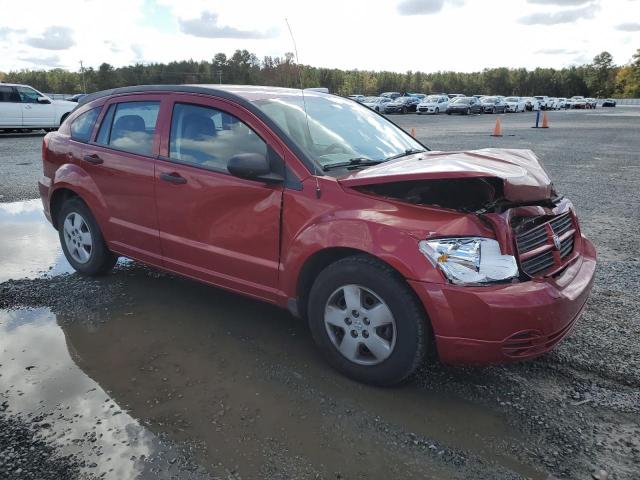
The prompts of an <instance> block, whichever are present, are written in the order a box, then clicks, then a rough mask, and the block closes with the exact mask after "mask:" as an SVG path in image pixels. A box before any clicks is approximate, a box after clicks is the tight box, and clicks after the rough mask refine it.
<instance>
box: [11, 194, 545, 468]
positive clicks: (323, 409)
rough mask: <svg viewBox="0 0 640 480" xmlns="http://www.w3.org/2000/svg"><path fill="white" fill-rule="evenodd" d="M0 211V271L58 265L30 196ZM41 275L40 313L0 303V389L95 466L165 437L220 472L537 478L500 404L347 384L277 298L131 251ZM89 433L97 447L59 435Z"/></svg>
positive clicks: (141, 464) (14, 407) (150, 447)
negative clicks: (83, 268) (227, 288)
mask: <svg viewBox="0 0 640 480" xmlns="http://www.w3.org/2000/svg"><path fill="white" fill-rule="evenodd" d="M0 225H1V227H0V232H1V233H0V281H4V280H5V279H7V278H22V277H35V276H39V275H42V273H43V272H49V273H51V274H56V273H62V272H66V271H69V265H68V264H67V263H66V260H64V257H63V256H62V254H61V252H60V249H59V246H58V244H59V242H58V238H57V234H56V232H55V231H54V230H53V229H52V228H51V226H50V225H49V224H48V223H47V222H46V221H45V219H44V217H43V214H42V211H41V206H40V203H39V200H38V201H35V200H34V201H28V202H19V203H9V204H0ZM54 280H55V285H57V288H59V295H61V296H67V297H68V300H67V301H60V302H56V303H55V307H54V310H55V311H54V312H52V311H51V310H49V309H46V308H44V309H35V310H10V311H0V399H1V397H6V398H8V401H9V404H10V409H11V411H13V412H18V413H22V414H37V413H38V412H41V411H49V412H54V413H55V415H56V418H58V416H60V417H59V418H60V419H61V420H60V421H56V422H52V424H53V425H54V427H53V428H54V429H57V430H55V431H54V433H52V437H55V436H59V438H58V439H57V440H56V441H57V442H58V443H59V444H60V447H61V448H62V449H63V451H64V452H69V453H79V454H81V455H82V456H83V458H87V459H88V460H87V463H92V462H95V463H96V464H97V465H98V466H97V467H96V469H97V470H96V471H97V473H98V474H101V473H104V474H105V477H104V478H107V479H111V478H114V479H115V478H122V479H125V478H132V479H133V478H146V477H145V475H146V474H148V472H150V471H153V468H152V467H150V466H149V465H152V466H153V465H154V463H153V462H152V461H151V460H149V459H153V458H156V457H158V455H160V454H159V453H157V452H159V451H160V452H166V451H169V453H168V454H165V456H164V457H162V456H160V458H166V455H176V454H174V453H171V452H172V450H171V448H172V447H171V448H170V447H167V446H166V445H164V444H162V442H160V440H159V438H164V436H167V437H168V438H170V439H171V441H173V442H178V444H179V445H182V444H184V442H187V443H189V442H193V443H195V444H197V445H199V446H200V448H198V449H195V450H194V454H195V456H196V460H197V462H198V463H200V464H201V465H202V466H203V467H206V469H207V470H208V472H209V473H212V474H216V475H218V474H220V475H224V476H229V474H230V472H231V474H233V475H235V477H234V478H299V479H303V478H345V479H350V478H403V479H413V478H415V479H418V478H420V479H422V478H439V479H446V478H476V477H479V476H480V475H479V474H480V473H482V474H486V473H487V472H492V471H495V472H502V473H504V472H515V473H517V474H520V475H522V476H524V477H528V478H546V475H543V474H541V472H540V471H538V470H537V469H535V468H533V467H531V466H529V465H527V464H524V463H522V462H520V461H518V460H517V459H516V458H515V457H514V456H512V455H511V454H510V453H509V448H508V445H512V444H518V443H523V442H524V440H523V439H522V438H521V437H520V433H519V432H517V431H514V430H513V428H512V427H510V426H509V424H508V423H507V421H506V419H505V418H504V417H503V416H502V415H501V414H499V413H498V412H494V411H491V410H489V409H487V408H484V407H482V406H480V405H475V404H473V403H470V402H466V401H462V400H460V399H458V398H456V397H454V396H450V395H446V394H443V393H442V392H435V391H427V390H424V389H421V388H418V387H417V386H415V385H411V384H409V385H406V386H404V387H400V388H394V389H379V388H373V387H367V386H364V385H361V384H358V383H355V382H352V381H350V380H348V379H346V378H344V377H342V376H341V375H339V374H337V373H336V372H334V371H333V370H331V369H330V368H329V367H328V366H327V364H326V362H325V361H324V360H323V359H322V358H321V357H320V355H319V354H318V352H317V350H316V349H315V347H314V345H313V342H312V340H311V337H310V334H309V332H308V330H307V328H306V327H305V325H304V324H303V323H302V322H301V321H299V320H297V319H294V318H293V317H291V316H290V315H288V314H287V313H286V312H285V311H283V310H280V309H277V308H275V307H272V306H269V305H266V304H263V303H259V302H255V301H252V300H249V299H246V298H244V297H240V296H237V295H233V294H231V293H227V292H224V291H222V290H219V289H215V288H212V287H208V286H205V285H202V284H198V283H195V282H192V281H189V280H186V279H182V278H177V277H174V276H171V275H165V274H160V273H157V272H155V271H152V270H149V269H147V268H144V267H141V266H139V265H136V264H135V263H134V262H128V263H127V264H125V265H124V266H121V268H119V269H118V270H116V272H115V273H114V274H112V275H108V276H106V277H104V278H101V279H99V280H91V281H90V283H91V287H90V288H87V289H86V290H85V289H83V287H82V285H83V282H84V280H82V279H81V278H77V276H75V275H73V276H71V277H67V278H59V279H54ZM54 280H52V285H51V286H52V287H53V286H54V285H53V282H54ZM67 282H69V283H70V282H73V285H74V287H73V288H69V289H67V288H65V284H66V283H67ZM87 283H89V281H88V280H87ZM100 292H109V293H108V295H109V298H107V299H101V294H100ZM105 295H106V294H104V295H102V296H103V297H104V296H105ZM78 298H80V299H82V300H83V301H81V302H77V301H75V300H76V299H78ZM87 298H90V300H91V301H90V302H87V301H86V300H87ZM30 366H34V368H31V369H29V370H26V369H27V367H30ZM434 368H440V367H437V366H436V367H434ZM1 392H5V393H1ZM116 412H120V413H116ZM114 413H116V414H115V415H114ZM91 432H95V433H96V435H97V438H98V440H97V442H98V443H96V445H98V446H97V447H96V446H94V448H90V449H88V450H87V448H86V443H83V442H79V443H78V442H74V441H73V439H74V438H86V435H89V434H91ZM100 434H101V435H102V436H101V437H100ZM189 444H190V443H189ZM96 452H100V453H101V455H99V456H98V457H99V458H98V457H96V455H97V453H96ZM154 452H155V453H154ZM94 457H95V458H94ZM141 459H145V460H144V461H143V460H141ZM161 461H164V460H161ZM164 462H165V464H166V461H164ZM156 465H157V462H156ZM96 471H94V472H93V473H96ZM482 476H483V477H484V476H485V475H482ZM492 477H493V476H492ZM497 477H498V475H497V473H496V478H497ZM154 478H155V477H154ZM181 478H182V477H181Z"/></svg>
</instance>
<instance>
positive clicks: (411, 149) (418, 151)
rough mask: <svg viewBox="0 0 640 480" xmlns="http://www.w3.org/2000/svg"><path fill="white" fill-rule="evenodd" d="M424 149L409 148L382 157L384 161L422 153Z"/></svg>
mask: <svg viewBox="0 0 640 480" xmlns="http://www.w3.org/2000/svg"><path fill="white" fill-rule="evenodd" d="M424 152H426V150H418V149H416V148H409V149H407V150H405V151H404V152H402V153H398V154H397V155H391V156H390V157H387V158H385V159H384V161H385V162H386V161H388V160H395V159H396V158H401V157H406V156H407V155H413V154H414V153H424Z"/></svg>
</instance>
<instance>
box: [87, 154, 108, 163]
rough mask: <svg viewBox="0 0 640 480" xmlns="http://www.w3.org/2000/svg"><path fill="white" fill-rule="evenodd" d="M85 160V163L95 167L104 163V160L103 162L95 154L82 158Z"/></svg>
mask: <svg viewBox="0 0 640 480" xmlns="http://www.w3.org/2000/svg"><path fill="white" fill-rule="evenodd" d="M82 158H83V160H84V161H85V162H89V163H92V164H94V165H100V164H101V163H104V160H102V159H101V158H100V157H99V156H98V155H96V154H95V153H94V154H93V155H85V156H84V157H82Z"/></svg>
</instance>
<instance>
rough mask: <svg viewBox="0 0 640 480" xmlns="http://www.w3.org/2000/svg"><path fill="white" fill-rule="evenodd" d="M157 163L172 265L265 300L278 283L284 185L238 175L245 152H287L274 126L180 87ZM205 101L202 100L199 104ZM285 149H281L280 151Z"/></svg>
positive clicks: (164, 237) (165, 247)
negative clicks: (234, 162) (233, 165)
mask: <svg viewBox="0 0 640 480" xmlns="http://www.w3.org/2000/svg"><path fill="white" fill-rule="evenodd" d="M173 98H174V104H173V107H172V108H171V121H170V122H167V126H166V131H164V132H163V143H162V147H161V152H162V156H161V157H160V159H159V160H158V163H157V166H156V201H157V208H158V224H159V227H160V243H161V246H162V253H163V256H164V263H165V265H166V266H167V267H168V268H170V269H171V270H176V271H178V272H181V273H183V274H185V275H189V276H191V277H195V278H199V279H202V280H204V281H207V282H209V283H213V284H215V285H219V286H222V287H225V288H231V289H233V290H237V291H241V292H243V293H246V294H249V295H253V296H255V297H259V298H263V299H267V300H269V299H273V298H275V292H276V291H277V290H278V288H277V281H278V262H279V231H280V211H281V202H282V191H283V187H282V185H280V184H275V185H274V184H266V183H263V182H259V181H253V180H245V179H240V178H237V177H234V176H232V175H230V174H229V172H228V171H227V163H228V161H229V159H230V158H231V157H232V156H233V155H235V154H239V153H258V154H261V155H265V156H267V155H276V156H277V155H279V154H281V151H280V148H279V146H278V145H277V144H276V143H275V140H274V139H273V137H271V133H270V132H269V131H268V130H267V129H266V127H264V125H262V124H261V123H259V122H258V121H257V120H255V119H251V118H250V119H249V120H248V122H246V123H245V121H243V120H241V118H246V117H247V113H246V112H244V110H241V109H240V108H239V107H236V106H234V105H231V104H230V103H228V102H225V101H222V100H215V99H211V98H210V99H205V98H203V97H197V96H191V95H182V94H176V95H174V96H173ZM196 102H197V103H196ZM278 152H279V153H278Z"/></svg>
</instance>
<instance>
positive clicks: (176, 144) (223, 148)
mask: <svg viewBox="0 0 640 480" xmlns="http://www.w3.org/2000/svg"><path fill="white" fill-rule="evenodd" d="M238 153H259V154H261V155H265V156H266V155H267V144H266V143H265V142H264V141H263V140H262V139H261V138H260V137H259V136H258V135H257V134H256V133H255V132H254V131H253V130H251V128H249V127H248V126H247V125H246V124H244V123H242V122H241V121H240V120H238V119H237V118H236V117H234V116H233V115H229V114H228V113H226V112H223V111H221V110H217V109H215V108H209V107H201V106H196V105H187V104H180V103H177V104H176V105H175V106H174V108H173V117H172V119H171V135H170V138H169V158H171V159H172V160H175V161H178V162H181V163H187V164H191V165H195V166H199V167H204V168H208V169H211V170H218V171H223V172H227V163H228V162H229V159H230V158H231V157H233V156H234V155H236V154H238Z"/></svg>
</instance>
